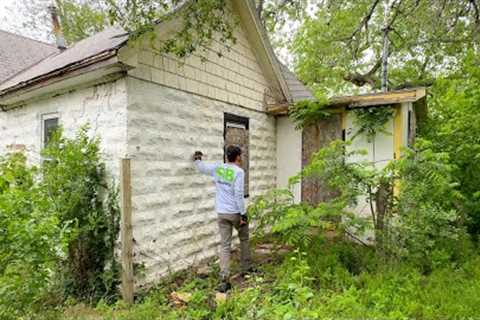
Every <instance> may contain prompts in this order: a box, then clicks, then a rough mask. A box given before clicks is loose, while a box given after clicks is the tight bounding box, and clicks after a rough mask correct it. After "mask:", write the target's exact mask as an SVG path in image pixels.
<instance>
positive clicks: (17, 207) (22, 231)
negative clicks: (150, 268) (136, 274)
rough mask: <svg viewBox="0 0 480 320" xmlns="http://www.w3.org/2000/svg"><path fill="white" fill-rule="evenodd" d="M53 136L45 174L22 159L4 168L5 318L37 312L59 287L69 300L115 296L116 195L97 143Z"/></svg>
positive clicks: (0, 287)
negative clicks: (70, 298)
mask: <svg viewBox="0 0 480 320" xmlns="http://www.w3.org/2000/svg"><path fill="white" fill-rule="evenodd" d="M87 131H88V128H87V127H84V128H82V129H81V130H80V131H79V132H78V134H77V137H75V139H68V138H65V137H63V136H62V133H61V131H59V132H57V133H56V134H55V135H54V138H53V140H52V141H51V143H50V144H49V146H48V147H47V148H46V149H44V151H43V156H44V160H43V162H42V163H41V166H40V168H39V169H37V168H36V167H29V166H28V165H27V163H26V158H25V156H24V155H22V154H18V153H14V154H12V155H10V156H9V157H8V158H5V159H2V160H1V161H0V173H1V175H0V218H1V219H0V240H1V242H0V293H1V294H0V316H1V318H2V319H17V318H18V317H21V316H26V315H28V314H30V313H35V312H37V311H38V308H40V307H41V306H42V304H43V302H44V301H45V300H46V299H47V298H48V296H49V295H50V293H51V292H53V291H54V290H57V288H55V286H56V285H57V284H58V283H59V282H60V279H63V280H64V283H61V286H62V287H61V289H62V290H61V291H63V292H64V297H66V296H68V295H72V294H73V295H75V296H77V297H80V298H85V299H86V298H88V299H99V298H104V299H106V300H109V299H111V298H112V297H114V296H115V295H116V291H115V290H116V289H115V288H116V286H117V284H118V266H117V264H116V263H115V259H114V256H113V254H114V246H115V241H116V237H117V235H118V231H119V230H118V228H119V223H118V219H119V214H118V212H119V211H118V199H117V192H116V191H115V190H116V189H115V188H113V187H111V188H110V190H111V191H109V189H108V188H107V186H106V185H105V171H104V165H103V163H102V161H101V158H100V150H99V147H98V142H99V141H98V139H91V138H88V135H87Z"/></svg>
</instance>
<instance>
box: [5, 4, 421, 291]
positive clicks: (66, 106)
mask: <svg viewBox="0 0 480 320" xmlns="http://www.w3.org/2000/svg"><path fill="white" fill-rule="evenodd" d="M230 2H231V5H232V8H233V12H234V14H236V15H237V16H238V20H239V24H238V26H237V28H236V30H235V37H236V39H237V42H236V44H235V45H233V46H232V48H231V49H230V50H225V47H224V46H223V44H221V43H219V42H215V41H214V43H213V44H212V46H211V47H210V48H207V49H206V52H205V53H204V54H205V55H206V56H203V58H204V59H202V57H201V56H200V55H198V54H197V53H194V54H192V55H191V56H189V57H187V58H185V59H182V60H181V61H180V60H179V59H178V58H177V57H175V56H171V55H165V54H158V53H154V52H153V51H152V47H151V44H150V42H149V41H148V40H145V41H136V45H135V46H131V45H129V44H130V42H129V37H128V34H126V32H125V31H124V30H122V29H118V28H109V29H106V30H104V31H103V32H100V33H98V34H96V35H94V36H92V37H89V38H87V39H84V40H82V41H80V42H78V43H76V44H74V45H72V46H71V47H69V48H66V49H65V48H57V47H56V46H52V45H48V44H44V43H41V42H37V41H33V40H29V39H25V38H23V37H20V36H16V35H13V34H9V33H4V32H0V57H1V59H0V107H1V111H0V155H3V154H5V153H8V152H10V151H12V150H23V151H24V152H25V153H26V155H27V157H28V159H29V161H31V162H34V163H35V162H38V161H40V160H41V157H40V151H41V149H42V148H43V146H44V145H45V144H46V143H48V139H49V133H50V132H51V131H52V130H54V129H55V128H56V127H58V126H59V125H61V126H62V127H63V128H64V131H65V134H66V135H67V136H72V135H73V134H74V133H75V132H76V131H77V130H78V129H79V127H80V126H82V125H84V124H89V125H90V127H91V130H90V133H91V134H92V135H96V136H99V137H100V138H101V150H102V153H103V156H104V159H105V160H106V163H107V169H108V172H109V174H110V175H111V176H112V177H114V178H116V180H117V181H118V180H119V179H120V176H121V174H120V169H121V168H120V160H121V159H125V158H128V159H131V160H130V163H131V201H132V233H133V262H134V263H135V264H140V265H143V267H144V270H145V271H144V274H143V276H142V277H141V278H138V279H136V284H137V285H142V284H147V283H153V282H155V281H156V280H157V279H158V278H159V277H161V276H163V275H165V274H166V273H168V272H169V271H173V270H179V269H182V268H186V267H188V266H190V265H192V264H194V263H195V262H197V261H200V260H203V259H205V258H208V257H212V256H214V255H216V253H217V244H218V236H217V225H216V220H215V219H216V213H215V212H214V192H215V188H214V184H213V183H212V182H211V180H210V179H209V178H208V177H204V176H202V175H200V174H199V173H198V172H197V171H196V170H195V168H194V166H193V162H192V159H191V156H192V154H193V152H194V151H196V150H202V151H203V152H204V153H205V154H206V160H207V161H223V159H224V146H225V145H228V144H239V145H241V146H242V147H243V149H244V151H245V154H244V156H243V160H244V161H243V162H244V163H243V166H244V169H245V172H246V178H247V183H246V185H245V188H246V192H245V194H246V195H248V198H247V202H248V200H249V199H252V198H255V197H257V196H260V195H263V194H265V193H266V192H268V191H269V190H272V189H274V188H275V187H285V186H287V184H288V178H289V177H291V176H293V175H295V174H297V173H298V172H299V171H300V170H301V169H302V167H303V166H304V165H305V164H306V163H307V161H308V159H309V157H310V156H311V154H312V153H313V152H316V151H317V150H318V149H319V148H320V147H321V146H323V145H325V144H327V143H328V142H329V141H331V140H333V139H337V138H339V139H341V138H344V139H348V138H349V135H351V134H352V132H353V131H354V130H352V127H353V122H352V117H351V116H350V110H352V109H354V108H360V107H366V106H373V105H377V106H383V105H394V106H395V108H396V110H397V111H396V115H395V117H394V119H392V120H391V121H390V122H389V123H388V124H387V129H388V130H392V132H393V134H392V135H385V136H382V137H378V138H377V140H376V141H375V143H376V145H377V148H376V149H375V150H377V151H376V152H378V154H376V153H375V154H370V156H373V157H375V159H380V158H381V159H383V160H387V159H391V158H393V157H394V154H397V155H398V154H399V150H400V148H401V147H402V146H404V145H405V144H406V143H407V141H408V140H409V139H410V138H409V137H410V136H409V134H411V132H413V131H412V129H411V128H413V127H414V125H413V123H414V122H411V121H415V118H414V116H412V114H413V112H412V111H414V109H413V108H414V106H417V105H418V106H423V105H424V104H422V103H423V102H424V97H425V92H424V91H422V90H410V91H402V92H398V93H389V94H378V95H366V96H356V97H343V98H337V99H334V101H333V102H332V107H334V108H336V109H337V110H338V111H339V112H338V113H337V114H336V115H335V116H334V117H332V118H330V119H328V120H325V121H324V122H320V123H318V124H317V125H316V126H313V127H310V128H306V129H305V130H304V131H303V132H302V131H299V130H296V129H295V124H294V123H293V122H292V121H291V120H290V119H289V118H288V116H287V113H288V107H289V106H291V105H293V104H294V103H296V102H298V101H301V100H305V99H313V95H312V94H311V92H310V91H309V90H308V89H307V88H306V87H305V86H304V85H303V84H302V83H301V82H299V81H298V80H297V78H296V77H295V75H294V74H292V73H291V72H290V71H289V70H288V69H287V68H286V67H285V66H283V65H281V64H280V63H279V62H278V60H277V58H276V57H275V55H274V52H273V50H272V47H271V45H270V44H269V41H268V38H267V36H266V34H265V30H264V29H263V26H262V24H261V22H260V21H259V19H258V18H257V16H256V13H255V8H254V7H253V6H252V4H251V2H250V1H244V0H231V1H230ZM178 25H179V23H178V21H176V20H175V19H172V20H169V21H166V22H162V23H159V24H158V25H157V26H156V29H155V30H156V31H155V32H156V33H157V35H158V39H163V38H164V37H165V36H167V35H168V34H171V33H172V31H174V30H176V28H178ZM60 44H61V43H60ZM59 47H61V46H59ZM218 52H222V53H223V55H222V56H219V55H218ZM417 109H418V110H423V109H424V108H423V107H419V108H416V109H415V111H418V110H417ZM355 143H356V144H355V145H354V146H353V147H356V148H357V147H358V148H367V149H368V148H370V147H371V146H370V145H369V143H368V142H365V141H364V140H363V138H360V139H358V140H357V142H355ZM378 146H381V147H378ZM293 192H294V195H295V199H296V200H297V201H300V200H301V199H304V200H305V199H310V200H312V199H313V200H315V201H316V200H318V197H321V194H322V193H321V190H319V189H318V186H315V185H312V184H309V183H304V184H303V185H302V186H295V187H294V190H293Z"/></svg>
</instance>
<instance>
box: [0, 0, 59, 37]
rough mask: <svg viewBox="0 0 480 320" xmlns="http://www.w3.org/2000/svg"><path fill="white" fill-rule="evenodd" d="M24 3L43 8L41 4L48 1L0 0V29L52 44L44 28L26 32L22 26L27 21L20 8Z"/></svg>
mask: <svg viewBox="0 0 480 320" xmlns="http://www.w3.org/2000/svg"><path fill="white" fill-rule="evenodd" d="M26 1H29V2H32V3H35V2H36V3H39V4H41V5H42V6H43V2H45V3H48V0H0V29H1V30H6V31H10V32H13V33H16V34H20V35H23V36H26V37H29V38H33V39H36V40H40V41H44V42H52V38H51V37H50V36H49V34H48V32H47V31H46V28H50V26H45V28H43V29H41V28H36V29H35V30H27V29H26V28H24V27H23V24H24V23H25V22H26V21H27V18H26V17H25V13H24V12H23V13H22V12H21V7H22V5H23V4H25V3H26Z"/></svg>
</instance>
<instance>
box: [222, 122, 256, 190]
mask: <svg viewBox="0 0 480 320" xmlns="http://www.w3.org/2000/svg"><path fill="white" fill-rule="evenodd" d="M224 116H225V118H224V136H225V150H226V147H227V146H229V145H236V146H239V147H240V148H241V149H242V169H243V170H244V171H245V191H244V192H245V197H248V194H249V190H250V189H249V185H250V178H249V169H250V161H249V158H250V157H249V155H250V154H249V149H250V144H249V135H248V130H249V119H248V118H245V117H241V116H237V115H234V114H230V113H225V115H224Z"/></svg>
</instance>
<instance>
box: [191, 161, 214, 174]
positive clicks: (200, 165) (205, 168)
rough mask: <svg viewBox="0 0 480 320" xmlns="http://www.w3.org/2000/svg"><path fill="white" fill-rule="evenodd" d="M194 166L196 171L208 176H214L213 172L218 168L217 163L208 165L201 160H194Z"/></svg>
mask: <svg viewBox="0 0 480 320" xmlns="http://www.w3.org/2000/svg"><path fill="white" fill-rule="evenodd" d="M195 166H196V167H197V169H198V171H200V172H201V173H203V174H206V175H209V176H212V177H213V176H215V170H216V169H217V167H218V163H213V164H208V163H205V162H204V161H202V160H195Z"/></svg>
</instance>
